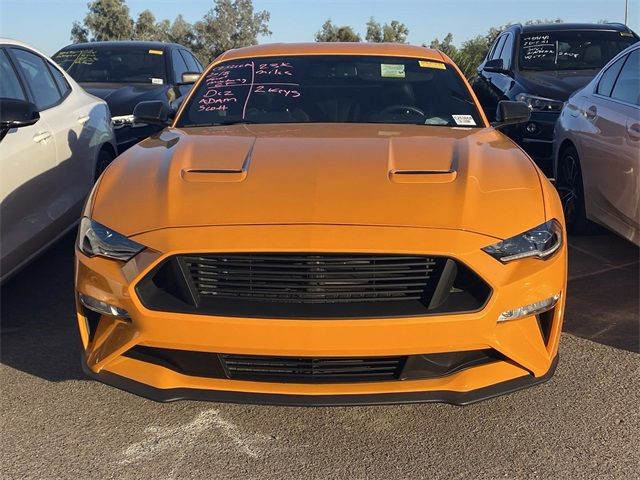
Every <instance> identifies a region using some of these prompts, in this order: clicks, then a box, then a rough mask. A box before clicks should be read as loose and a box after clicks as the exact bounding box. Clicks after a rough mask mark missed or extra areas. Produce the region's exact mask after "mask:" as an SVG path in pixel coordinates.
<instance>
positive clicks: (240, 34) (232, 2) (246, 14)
mask: <svg viewBox="0 0 640 480" xmlns="http://www.w3.org/2000/svg"><path fill="white" fill-rule="evenodd" d="M213 3H214V6H213V8H212V9H211V10H209V11H208V12H207V13H206V14H205V15H204V17H203V19H202V20H201V21H198V22H196V23H195V25H194V32H195V42H194V43H195V44H194V50H195V53H196V54H197V55H198V57H199V58H200V59H201V61H203V62H205V63H208V62H209V61H210V60H212V59H213V58H215V57H217V56H218V55H220V54H221V53H222V52H224V51H226V50H229V49H231V48H239V47H246V46H248V45H256V44H257V43H258V36H260V35H271V31H270V30H269V17H270V15H269V12H267V11H264V10H263V11H260V12H254V10H253V1H252V0H214V2H213Z"/></svg>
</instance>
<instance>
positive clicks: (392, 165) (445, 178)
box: [388, 138, 458, 183]
mask: <svg viewBox="0 0 640 480" xmlns="http://www.w3.org/2000/svg"><path fill="white" fill-rule="evenodd" d="M417 152H423V153H421V154H420V153H417ZM388 156H389V161H388V172H389V180H391V181H392V182H394V183H451V182H453V181H454V180H455V179H456V177H457V175H458V174H457V171H456V166H457V163H458V162H457V157H458V151H457V145H455V144H454V145H451V143H450V142H438V141H433V140H432V141H431V143H430V144H429V145H425V144H424V140H423V139H421V138H410V139H404V140H403V141H402V142H399V141H394V139H391V140H389V153H388Z"/></svg>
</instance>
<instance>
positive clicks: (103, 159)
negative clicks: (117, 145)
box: [93, 148, 115, 182]
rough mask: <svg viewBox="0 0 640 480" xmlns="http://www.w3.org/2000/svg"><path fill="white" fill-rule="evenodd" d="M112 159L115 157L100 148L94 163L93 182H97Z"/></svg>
mask: <svg viewBox="0 0 640 480" xmlns="http://www.w3.org/2000/svg"><path fill="white" fill-rule="evenodd" d="M114 158H115V156H114V155H113V153H111V150H109V149H108V148H102V149H101V150H100V153H98V161H97V163H96V172H95V175H94V178H93V181H94V182H95V181H96V180H98V178H99V177H100V175H102V172H104V171H105V169H106V168H107V167H108V166H109V164H110V163H111V162H112V161H113V159H114Z"/></svg>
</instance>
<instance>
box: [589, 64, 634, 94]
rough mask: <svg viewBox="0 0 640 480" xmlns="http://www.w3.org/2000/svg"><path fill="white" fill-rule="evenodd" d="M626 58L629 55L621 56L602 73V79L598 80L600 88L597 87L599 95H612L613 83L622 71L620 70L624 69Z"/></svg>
mask: <svg viewBox="0 0 640 480" xmlns="http://www.w3.org/2000/svg"><path fill="white" fill-rule="evenodd" d="M626 59H627V55H625V56H624V57H621V58H619V59H618V60H616V62H615V63H614V64H613V65H611V66H610V67H609V68H607V70H606V71H605V72H604V73H603V74H602V76H601V77H600V81H599V82H598V88H596V93H597V94H598V95H604V96H605V97H609V96H611V90H613V84H614V83H615V82H616V78H618V74H619V73H620V70H622V66H623V65H624V62H625V60H626Z"/></svg>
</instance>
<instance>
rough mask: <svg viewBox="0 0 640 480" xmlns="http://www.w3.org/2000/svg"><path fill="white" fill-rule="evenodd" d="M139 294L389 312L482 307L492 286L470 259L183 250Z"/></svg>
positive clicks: (265, 306) (213, 304) (162, 307)
mask: <svg viewBox="0 0 640 480" xmlns="http://www.w3.org/2000/svg"><path fill="white" fill-rule="evenodd" d="M136 292H137V294H138V297H139V298H140V300H141V302H142V303H143V305H144V306H145V307H146V308H149V309H151V310H159V311H169V312H180V313H194V314H203V315H217V316H231V317H249V318H299V319H332V318H388V317H402V316H416V315H426V314H429V313H434V314H435V313H449V312H465V311H474V310H477V309H479V308H481V307H482V306H483V305H484V303H485V302H486V300H487V299H488V298H489V295H490V294H491V289H490V287H489V286H488V285H487V284H486V283H485V282H484V281H482V279H481V278H480V277H479V276H478V275H476V274H475V273H474V272H472V271H471V270H470V269H469V268H467V267H466V266H465V265H463V264H462V263H459V262H457V261H455V260H453V259H450V258H446V257H437V256H425V255H393V254H346V253H345V254H343V253H337V254H334V253H210V254H197V255H196V254H189V255H175V256H172V257H168V258H167V259H165V260H164V261H163V262H162V263H161V264H159V265H158V266H156V267H155V268H154V269H152V271H151V272H150V273H149V274H147V275H146V276H145V278H143V279H142V280H141V281H140V282H139V283H138V284H137V285H136Z"/></svg>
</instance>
